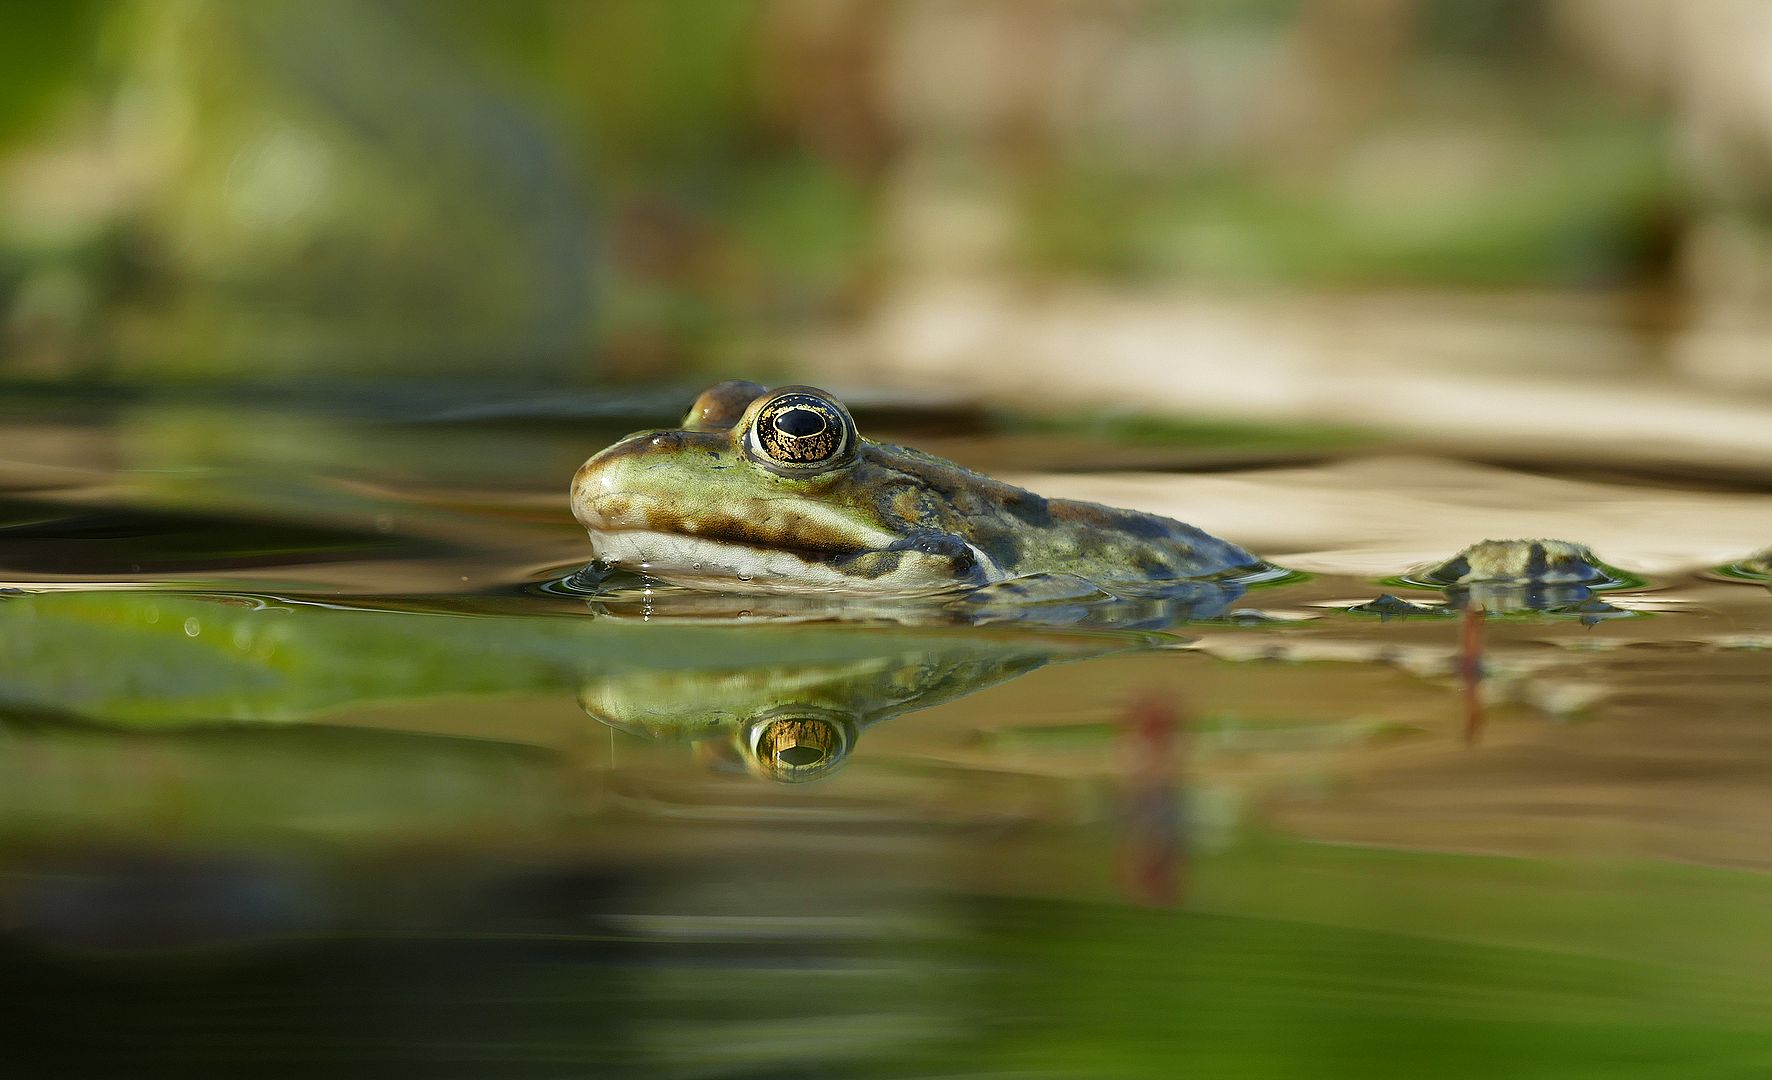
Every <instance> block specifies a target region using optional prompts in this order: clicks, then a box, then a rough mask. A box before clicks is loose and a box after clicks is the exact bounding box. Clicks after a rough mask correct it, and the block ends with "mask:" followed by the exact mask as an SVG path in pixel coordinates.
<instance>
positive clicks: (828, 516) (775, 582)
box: [570, 380, 1269, 597]
mask: <svg viewBox="0 0 1772 1080" xmlns="http://www.w3.org/2000/svg"><path fill="white" fill-rule="evenodd" d="M570 499H571V507H572V512H573V514H574V516H575V517H576V518H577V520H578V522H579V523H580V524H581V525H583V526H584V528H585V530H586V532H587V534H588V535H589V537H590V539H591V545H592V548H593V550H594V552H595V554H596V556H597V558H598V560H599V561H600V562H601V563H602V564H604V565H605V566H608V567H613V568H616V569H623V570H632V571H637V572H639V573H641V574H643V575H644V576H646V577H648V578H653V579H658V580H661V581H665V582H670V583H674V584H678V585H685V586H689V587H692V588H698V589H705V590H711V591H717V592H730V593H763V594H768V593H795V594H863V595H873V596H892V597H942V596H950V595H953V594H961V593H966V592H970V591H975V590H980V589H984V588H987V587H991V586H998V585H1002V584H1004V583H1016V582H1028V581H1033V580H1039V579H1045V580H1049V581H1050V580H1062V581H1064V582H1069V583H1075V582H1077V581H1078V580H1079V579H1080V580H1081V582H1084V583H1087V585H1089V586H1093V587H1095V588H1097V589H1101V590H1104V591H1107V592H1109V593H1113V592H1115V591H1116V590H1121V589H1132V590H1135V591H1138V590H1143V591H1145V594H1146V595H1148V594H1149V593H1148V590H1150V589H1151V588H1152V587H1153V586H1158V587H1160V586H1162V585H1165V584H1168V583H1189V582H1200V581H1207V580H1210V581H1227V582H1234V581H1238V580H1244V579H1248V578H1252V577H1254V576H1257V575H1260V574H1262V573H1263V572H1265V571H1267V570H1268V569H1269V567H1268V564H1267V563H1265V562H1263V561H1262V560H1260V559H1258V558H1256V557H1255V556H1254V555H1252V554H1251V553H1250V552H1249V551H1247V550H1245V549H1244V548H1242V547H1239V546H1238V545H1236V544H1234V543H1232V542H1230V541H1227V540H1222V539H1219V538H1218V537H1216V536H1213V535H1211V534H1209V533H1207V532H1206V531H1204V530H1202V529H1199V528H1196V527H1195V526H1192V525H1188V524H1184V523H1183V522H1180V521H1176V520H1174V519H1172V518H1167V517H1162V516H1159V515H1156V514H1151V513H1145V512H1143V511H1139V510H1126V509H1118V508H1115V507H1110V506H1103V505H1100V504H1097V503H1090V502H1081V501H1075V500H1069V499H1056V498H1046V497H1043V496H1041V495H1038V494H1035V493H1034V492H1032V491H1028V490H1026V489H1024V488H1020V487H1017V486H1015V485H1013V484H1009V483H1006V482H1004V481H1001V480H997V479H994V478H992V477H989V476H986V475H984V474H982V473H978V472H974V471H973V470H971V469H968V468H965V467H964V466H962V465H959V464H957V463H955V462H952V461H949V460H947V459H945V458H941V457H937V456H935V455H933V454H929V453H925V452H923V451H920V450H915V449H912V448H909V447H904V446H896V445H892V444H889V443H882V442H875V441H873V440H871V439H868V438H865V437H863V436H862V435H861V433H860V432H859V431H858V430H857V428H856V424H855V420H854V417H853V416H852V415H851V414H850V412H849V409H848V408H847V407H846V406H845V405H844V404H843V402H842V401H840V400H839V399H838V398H837V397H836V396H835V395H833V394H831V393H829V392H827V391H825V390H821V389H819V388H817V387H813V386H806V385H798V384H796V385H789V386H782V387H779V388H776V389H773V390H771V389H768V388H766V387H764V386H762V385H760V384H758V383H755V382H751V381H748V380H732V381H727V382H722V383H718V384H716V385H714V386H712V387H710V388H708V389H707V390H706V391H705V392H703V393H702V394H701V396H700V397H698V398H697V399H696V401H695V402H694V404H693V405H692V406H691V407H690V409H689V412H688V414H687V415H686V416H685V417H684V418H683V421H682V422H681V424H680V425H679V426H678V427H676V428H663V429H654V430H647V431H640V432H636V433H634V434H631V435H628V436H626V437H625V438H622V439H620V440H618V441H617V442H616V443H614V444H613V445H611V446H609V447H608V448H606V449H604V450H602V451H600V452H599V453H597V454H595V455H593V456H592V457H591V458H590V459H589V460H587V461H586V462H585V463H584V465H582V466H581V467H580V468H579V469H578V471H577V473H576V474H575V475H574V476H573V479H572V484H571V491H570ZM1065 587H1066V588H1070V587H1071V586H1069V585H1067V586H1065Z"/></svg>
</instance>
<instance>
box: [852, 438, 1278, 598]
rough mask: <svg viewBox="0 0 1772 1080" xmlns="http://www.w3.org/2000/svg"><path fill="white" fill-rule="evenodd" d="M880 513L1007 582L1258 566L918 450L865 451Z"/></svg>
mask: <svg viewBox="0 0 1772 1080" xmlns="http://www.w3.org/2000/svg"><path fill="white" fill-rule="evenodd" d="M862 465H863V467H864V468H866V469H868V470H870V472H871V473H873V474H874V475H872V476H870V478H869V480H868V483H867V484H866V485H865V486H866V487H868V488H870V489H871V490H873V491H875V492H877V493H878V495H877V497H878V498H879V499H880V511H881V513H882V514H888V515H891V516H893V517H896V518H898V519H900V520H902V521H904V522H906V523H907V524H910V525H917V526H923V527H927V528H931V529H940V530H943V531H946V532H951V533H954V534H957V535H960V536H962V537H964V538H965V539H966V540H967V541H968V542H969V543H970V544H971V545H972V546H973V547H975V548H977V549H978V550H979V551H981V552H983V553H984V554H985V555H986V556H987V557H988V558H989V559H990V560H991V561H992V562H993V563H995V564H996V567H997V568H998V569H999V570H1000V571H1001V576H1002V577H1005V578H1013V577H1022V576H1026V575H1031V574H1069V575H1075V576H1078V577H1083V578H1087V579H1089V580H1091V581H1094V582H1096V583H1098V584H1102V585H1111V584H1113V583H1116V582H1128V581H1136V582H1149V581H1168V580H1185V579H1198V578H1211V577H1229V576H1235V575H1240V574H1248V573H1252V572H1255V571H1257V570H1259V569H1261V568H1262V567H1264V566H1265V564H1264V563H1263V562H1262V561H1261V560H1259V559H1257V558H1256V557H1255V556H1254V555H1252V554H1250V553H1249V552H1248V551H1246V550H1245V549H1243V548H1241V547H1239V546H1237V545H1236V544H1232V543H1230V542H1228V541H1225V540H1221V539H1219V538H1218V537H1215V536H1213V535H1211V534H1210V533H1207V532H1206V531H1205V530H1203V529H1198V528H1195V527H1194V526H1192V525H1188V524H1186V523H1184V522H1180V521H1176V520H1174V519H1172V518H1167V517H1161V516H1159V515H1156V514H1147V513H1144V512H1141V511H1137V510H1122V509H1118V508H1116V507H1111V506H1103V505H1101V504H1099V503H1092V502H1082V501H1077V500H1072V499H1049V498H1046V497H1044V496H1041V495H1038V494H1036V493H1034V492H1032V491H1028V490H1027V489H1025V488H1020V487H1017V486H1015V485H1014V484H1008V483H1005V482H1003V481H1001V480H995V479H992V478H991V477H988V476H985V475H983V474H980V473H976V472H973V471H972V470H970V469H967V468H965V467H964V466H961V465H958V464H955V463H954V462H951V461H947V460H945V459H943V458H938V457H934V456H932V455H930V454H925V453H923V452H922V451H918V450H912V449H907V448H905V447H898V446H891V445H886V444H877V443H870V444H868V446H867V447H866V448H865V450H864V453H863V461H862Z"/></svg>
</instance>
